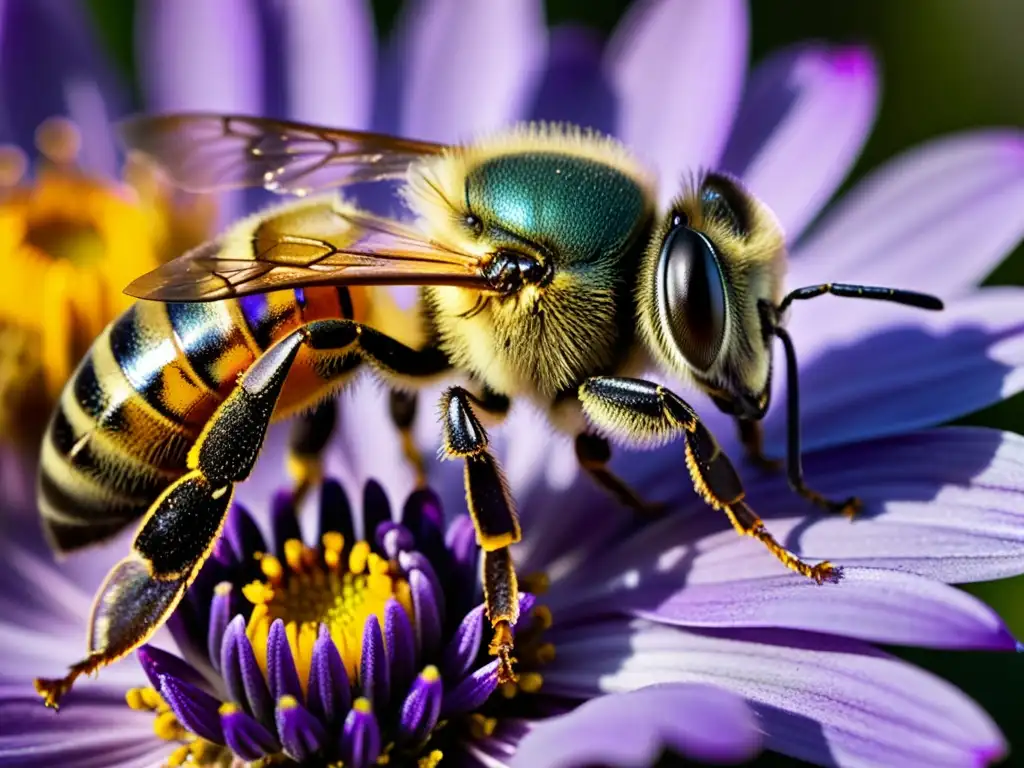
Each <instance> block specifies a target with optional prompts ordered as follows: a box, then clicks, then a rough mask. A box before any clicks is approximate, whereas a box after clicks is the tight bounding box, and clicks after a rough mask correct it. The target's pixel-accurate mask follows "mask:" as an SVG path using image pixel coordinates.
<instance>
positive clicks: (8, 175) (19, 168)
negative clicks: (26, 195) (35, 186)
mask: <svg viewBox="0 0 1024 768" xmlns="http://www.w3.org/2000/svg"><path fill="white" fill-rule="evenodd" d="M26 170H28V158H27V157H25V153H24V152H22V151H21V149H20V148H19V147H16V146H14V145H13V144H8V145H6V146H0V187H6V188H8V189H9V188H11V187H14V186H16V185H17V184H18V182H19V181H21V180H22V178H23V177H24V176H25V171H26Z"/></svg>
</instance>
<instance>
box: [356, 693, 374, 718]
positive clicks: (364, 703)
mask: <svg viewBox="0 0 1024 768" xmlns="http://www.w3.org/2000/svg"><path fill="white" fill-rule="evenodd" d="M352 709H354V710H355V711H356V712H362V713H363V714H364V715H368V714H370V713H371V712H373V706H372V705H371V704H370V700H369V699H368V698H366V697H365V696H360V697H359V698H358V699H356V700H355V701H353V702H352Z"/></svg>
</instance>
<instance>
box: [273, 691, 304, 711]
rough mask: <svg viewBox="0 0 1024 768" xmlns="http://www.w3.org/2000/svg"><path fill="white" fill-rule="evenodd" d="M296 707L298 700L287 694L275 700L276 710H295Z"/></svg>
mask: <svg viewBox="0 0 1024 768" xmlns="http://www.w3.org/2000/svg"><path fill="white" fill-rule="evenodd" d="M298 706H299V700H298V699H296V698H295V697H294V696H289V695H288V694H285V695H284V696H282V697H281V698H280V699H278V700H277V708H278V709H296V708H297V707H298Z"/></svg>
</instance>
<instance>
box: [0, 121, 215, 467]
mask: <svg viewBox="0 0 1024 768" xmlns="http://www.w3.org/2000/svg"><path fill="white" fill-rule="evenodd" d="M80 145H81V139H80V136H79V135H78V131H77V129H76V128H75V126H74V125H73V124H71V123H70V122H68V121H67V120H63V119H52V120H48V121H46V122H45V123H43V124H42V125H41V126H40V127H39V129H38V130H37V132H36V146H37V149H38V150H39V153H40V155H41V156H42V158H43V160H42V161H41V164H40V165H39V166H38V167H36V168H35V174H34V178H32V179H30V180H26V178H25V171H26V170H27V168H28V162H27V160H26V157H25V154H24V152H22V151H21V150H20V149H18V148H16V147H11V146H0V270H2V271H3V275H4V279H3V280H2V281H0V438H2V439H4V440H5V441H9V442H15V443H16V444H20V445H23V446H24V447H29V448H32V449H33V450H34V449H35V441H37V439H38V436H39V434H41V430H42V424H45V421H46V418H47V416H48V415H49V411H50V409H51V407H52V404H53V402H54V400H55V399H56V398H57V397H58V396H59V394H60V391H61V389H62V388H63V386H64V383H65V382H66V381H67V379H68V377H69V376H70V375H71V372H72V371H73V370H74V367H75V365H77V363H78V361H79V360H80V359H81V358H82V357H83V356H84V355H85V353H86V351H87V350H88V348H89V346H90V345H91V344H92V341H93V339H95V337H96V336H97V335H98V334H99V333H100V332H101V331H102V330H103V328H104V327H105V326H106V325H107V323H109V322H110V321H111V320H113V319H114V318H115V317H117V315H119V314H120V313H121V312H123V311H124V310H126V309H127V308H128V307H129V306H130V304H131V302H132V299H131V298H130V297H128V296H126V295H125V294H124V293H123V289H124V287H125V286H126V285H127V284H128V283H130V282H131V281H132V280H134V279H135V278H136V277H138V276H139V275H141V274H143V273H144V272H147V271H149V270H151V269H154V268H155V267H157V266H158V265H159V264H160V263H161V262H162V261H164V260H165V259H166V258H169V257H172V256H177V255H179V254H180V253H181V251H182V249H183V248H185V247H190V246H191V245H195V244H196V243H197V242H198V241H199V240H201V239H203V237H204V236H205V234H206V232H207V231H208V230H209V228H210V225H211V223H212V217H211V215H210V213H211V212H212V208H210V205H209V202H208V199H205V198H204V199H203V200H204V201H205V202H204V203H203V205H201V206H197V205H195V204H193V205H191V206H190V208H189V210H188V211H187V212H186V213H188V214H189V216H190V217H191V220H190V221H189V222H187V234H186V230H185V229H183V228H182V227H180V226H178V224H179V222H178V217H177V213H179V211H180V206H178V202H179V201H178V200H177V199H172V197H171V193H169V192H168V191H167V190H166V189H164V188H162V187H160V186H159V185H158V184H157V183H156V182H155V181H153V180H152V179H151V178H150V177H151V176H152V174H151V173H150V174H149V176H147V175H146V173H145V172H143V170H142V169H141V168H140V167H139V166H138V164H134V165H133V164H129V165H128V166H127V167H126V174H127V175H128V177H129V180H130V181H131V183H132V186H129V185H128V184H123V183H121V182H119V181H116V180H113V179H102V178H97V177H94V176H89V175H87V174H85V173H83V172H82V171H80V170H79V169H78V168H77V167H76V166H75V161H76V159H77V154H78V150H79V148H80ZM195 200H196V198H192V202H193V203H194V202H195ZM172 246H173V248H172ZM24 350H28V353H29V356H30V357H31V359H29V360H21V359H19V358H20V356H21V355H22V353H23V351H24ZM15 361H16V362H15Z"/></svg>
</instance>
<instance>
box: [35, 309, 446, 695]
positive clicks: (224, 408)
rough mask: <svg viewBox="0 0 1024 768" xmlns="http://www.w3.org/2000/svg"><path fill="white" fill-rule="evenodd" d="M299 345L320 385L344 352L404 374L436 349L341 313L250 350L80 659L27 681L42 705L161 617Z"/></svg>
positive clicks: (430, 360)
mask: <svg viewBox="0 0 1024 768" xmlns="http://www.w3.org/2000/svg"><path fill="white" fill-rule="evenodd" d="M304 346H305V347H307V348H309V349H310V351H311V357H312V360H311V361H310V362H311V365H312V366H313V368H314V370H315V371H316V373H317V374H318V375H319V376H320V377H321V378H323V379H324V381H325V385H326V384H327V383H328V382H332V381H337V380H339V379H341V378H342V377H344V376H346V375H348V374H349V373H350V372H351V371H352V369H353V363H352V359H353V353H359V354H360V355H361V356H362V357H363V358H364V359H366V360H368V361H370V362H372V363H373V364H374V365H376V366H377V367H378V368H380V369H382V370H384V371H392V372H395V373H399V374H401V375H404V376H415V375H417V374H423V375H427V374H429V373H433V372H434V371H433V368H435V367H436V366H437V365H438V364H439V358H438V354H439V353H438V352H437V351H436V350H424V351H423V352H417V351H416V350H413V349H410V348H409V347H405V346H404V345H402V344H400V343H398V342H397V341H395V340H393V339H391V338H389V337H387V336H384V335H383V334H381V333H379V332H377V331H373V330H372V329H369V328H366V327H364V326H361V325H359V324H358V323H354V322H352V321H350V320H320V321H316V322H313V323H310V324H309V325H306V326H303V327H301V328H298V329H297V330H295V331H293V332H292V333H290V334H289V335H288V336H286V337H285V338H283V339H281V340H280V341H279V342H277V343H276V344H274V346H272V347H271V348H270V349H268V350H267V351H266V352H264V353H263V354H262V355H260V357H259V358H258V359H257V360H256V362H254V363H253V364H252V365H251V366H250V367H249V369H248V370H247V371H245V373H243V374H242V375H241V376H240V377H239V379H238V385H237V386H236V387H235V388H234V389H233V390H232V391H231V394H229V395H228V396H227V398H225V400H224V402H222V403H221V404H220V406H219V407H218V408H217V410H216V411H214V413H213V415H212V416H211V417H210V420H209V421H208V422H207V424H206V427H205V428H204V429H203V431H202V433H201V434H200V436H199V439H198V440H197V441H196V443H195V445H194V446H193V447H192V450H191V451H189V454H188V460H187V462H186V467H187V469H188V472H187V473H186V474H185V475H183V476H182V477H181V478H179V479H178V480H176V481H175V482H173V483H172V484H171V485H170V486H169V487H168V488H167V490H165V491H164V492H163V493H162V494H161V495H160V497H159V498H157V500H156V501H155V502H153V505H152V506H151V507H150V509H149V511H148V512H147V513H146V516H145V518H144V519H143V521H142V524H141V526H140V529H139V532H138V534H136V536H135V541H134V542H133V544H132V552H131V554H130V555H128V557H126V558H125V559H124V560H122V561H121V562H120V563H118V564H117V565H115V566H114V568H113V569H112V570H111V571H110V574H109V575H108V576H107V578H106V581H105V582H104V583H103V586H102V587H101V588H100V590H99V592H98V593H97V596H96V601H95V603H94V605H93V610H92V616H91V617H90V620H89V639H88V649H89V650H88V655H87V656H86V658H85V659H83V660H82V661H80V662H78V663H77V664H75V665H73V666H72V667H71V668H70V670H69V672H68V674H67V675H66V676H64V677H63V678H60V679H56V680H36V681H35V686H36V690H37V691H38V692H39V693H40V694H41V695H42V696H43V698H44V699H45V701H46V703H47V705H48V706H52V707H56V706H57V705H58V703H59V701H60V698H61V697H62V696H63V695H64V694H65V693H67V691H68V690H69V689H70V688H71V686H72V684H73V683H74V681H75V680H76V679H77V678H78V677H80V676H81V675H83V674H91V673H93V672H95V671H96V670H98V669H100V668H101V667H104V666H106V665H108V664H110V663H112V662H114V661H116V660H117V659H120V658H122V657H124V656H126V655H127V654H129V653H131V652H132V651H133V650H135V649H136V648H138V647H139V646H140V645H142V644H143V643H144V642H146V640H148V639H149V638H150V637H151V636H152V635H153V633H154V632H155V631H156V630H157V629H158V628H159V627H160V625H161V624H163V623H164V621H166V619H167V617H168V616H170V614H171V612H172V611H173V610H174V608H175V607H176V606H177V604H178V602H179V601H180V600H181V598H182V596H183V595H184V593H185V590H186V589H188V586H189V584H191V583H192V580H193V579H194V578H195V577H196V574H198V573H199V569H200V568H201V567H202V564H203V562H204V561H205V560H206V558H207V557H208V556H209V554H210V551H211V550H212V549H213V545H214V543H215V542H216V540H217V538H218V536H219V535H220V530H221V527H222V525H223V523H224V516H225V513H226V512H227V509H228V505H229V504H230V502H231V495H232V491H233V488H234V485H235V484H236V483H239V482H241V481H242V480H245V479H246V478H247V477H248V476H249V474H250V473H251V472H252V468H253V466H254V465H255V463H256V459H257V458H258V457H259V454H260V450H261V448H262V447H263V440H264V438H265V437H266V434H267V427H268V426H269V425H270V420H271V417H272V415H273V413H274V409H275V408H276V406H277V401H278V398H279V397H280V394H281V389H282V387H283V386H284V382H285V380H286V379H287V377H288V373H289V371H290V370H291V367H292V363H293V362H294V361H295V358H296V356H297V355H298V354H299V351H300V349H301V348H302V347H304Z"/></svg>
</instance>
